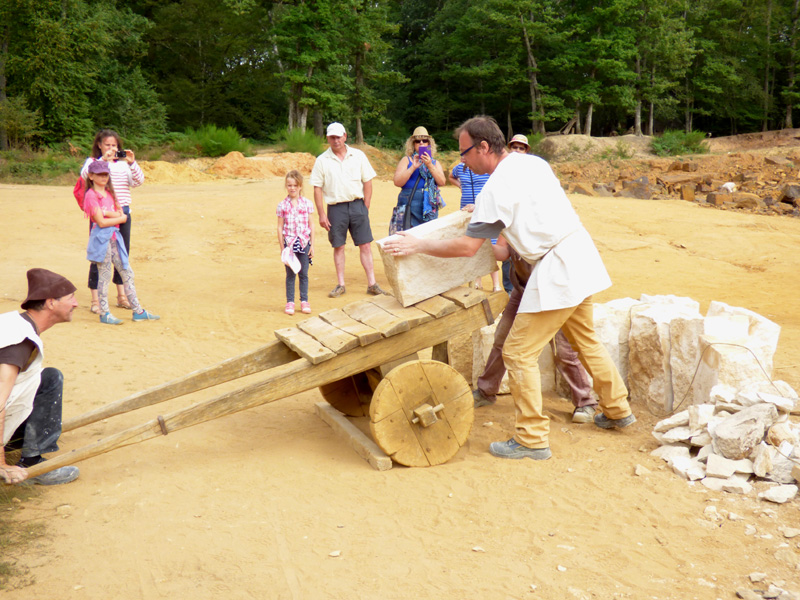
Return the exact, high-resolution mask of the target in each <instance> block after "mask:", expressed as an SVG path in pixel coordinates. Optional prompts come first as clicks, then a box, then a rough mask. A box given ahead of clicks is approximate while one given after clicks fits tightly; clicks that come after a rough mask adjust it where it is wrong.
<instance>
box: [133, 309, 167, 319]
mask: <svg viewBox="0 0 800 600" xmlns="http://www.w3.org/2000/svg"><path fill="white" fill-rule="evenodd" d="M160 318H161V317H159V316H158V315H154V314H153V313H149V312H147V311H146V310H143V311H142V312H140V313H133V320H134V321H158V320H159V319H160Z"/></svg>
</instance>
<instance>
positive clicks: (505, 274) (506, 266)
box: [502, 258, 514, 296]
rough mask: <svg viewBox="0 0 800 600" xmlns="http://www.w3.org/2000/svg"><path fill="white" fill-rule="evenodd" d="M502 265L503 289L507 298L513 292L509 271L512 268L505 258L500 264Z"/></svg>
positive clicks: (508, 260)
mask: <svg viewBox="0 0 800 600" xmlns="http://www.w3.org/2000/svg"><path fill="white" fill-rule="evenodd" d="M502 265H503V269H502V270H503V289H504V290H505V291H506V294H508V295H509V296H510V295H511V292H512V291H513V290H514V284H513V283H512V282H511V269H513V266H512V265H511V259H510V258H507V259H505V260H504V261H503V262H502Z"/></svg>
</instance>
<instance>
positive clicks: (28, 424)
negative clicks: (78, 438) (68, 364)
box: [0, 269, 79, 485]
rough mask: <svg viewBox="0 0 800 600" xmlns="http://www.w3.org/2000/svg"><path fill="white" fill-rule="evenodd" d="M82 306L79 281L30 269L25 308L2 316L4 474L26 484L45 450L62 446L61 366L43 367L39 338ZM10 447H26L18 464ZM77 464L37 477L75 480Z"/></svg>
mask: <svg viewBox="0 0 800 600" xmlns="http://www.w3.org/2000/svg"><path fill="white" fill-rule="evenodd" d="M77 306H78V301H77V300H76V299H75V286H74V285H72V283H71V282H70V281H69V280H68V279H66V278H65V277H62V276H61V275H59V274H57V273H53V272H52V271H48V270H47V269H30V270H29V271H28V296H27V298H25V301H24V302H23V303H22V308H23V310H24V311H25V312H24V313H18V312H16V311H12V312H8V313H4V314H2V315H0V432H2V434H3V446H4V448H3V449H2V451H0V479H2V480H4V481H5V482H6V483H20V482H22V481H24V480H25V479H27V477H28V470H27V468H26V467H32V466H33V465H36V464H38V463H40V462H42V461H43V460H45V459H44V458H43V457H42V454H45V453H48V452H55V451H56V450H58V444H57V442H58V438H59V436H60V435H61V396H62V390H63V387H64V378H63V376H62V375H61V371H59V370H58V369H54V368H52V367H47V368H42V362H43V359H44V347H43V344H42V340H41V338H40V337H39V336H40V335H41V334H42V333H44V332H45V331H47V330H48V329H50V327H52V326H53V325H56V324H58V323H64V322H67V321H71V320H72V312H73V311H74V310H75V308H76V307H77ZM5 450H21V451H22V452H21V454H22V457H21V458H20V460H19V462H18V463H17V464H16V465H9V464H7V463H6V457H5ZM78 475H79V472H78V468H77V467H60V468H58V469H53V470H51V471H49V472H48V473H44V474H42V475H39V476H38V477H35V478H33V479H32V481H33V482H34V483H38V484H41V485H58V484H62V483H69V482H70V481H74V480H75V479H76V478H77V477H78Z"/></svg>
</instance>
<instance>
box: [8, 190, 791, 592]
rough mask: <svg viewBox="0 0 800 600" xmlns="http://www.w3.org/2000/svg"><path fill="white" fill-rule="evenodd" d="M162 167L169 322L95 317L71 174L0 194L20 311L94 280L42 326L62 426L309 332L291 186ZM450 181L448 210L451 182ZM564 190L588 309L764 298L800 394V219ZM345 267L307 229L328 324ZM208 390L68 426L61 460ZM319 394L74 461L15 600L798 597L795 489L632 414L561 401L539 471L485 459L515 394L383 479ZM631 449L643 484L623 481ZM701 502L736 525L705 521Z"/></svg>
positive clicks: (23, 511)
mask: <svg viewBox="0 0 800 600" xmlns="http://www.w3.org/2000/svg"><path fill="white" fill-rule="evenodd" d="M153 179H154V180H153V181H150V182H148V183H146V184H145V185H144V186H143V187H141V188H139V189H137V190H136V191H135V192H134V225H133V242H132V265H133V268H134V270H135V273H136V284H137V290H138V292H139V296H140V298H141V300H142V303H143V305H144V306H145V307H146V308H147V309H148V310H151V311H153V312H155V313H157V314H160V315H161V317H162V320H161V321H159V322H151V323H141V324H140V323H137V324H134V323H131V322H130V313H126V312H125V311H123V310H121V309H116V310H115V311H114V312H115V314H116V315H117V316H120V317H123V318H125V320H126V322H125V324H124V325H122V326H120V327H110V326H106V325H101V324H100V323H98V321H97V317H96V316H94V315H92V314H90V313H89V311H88V304H89V293H88V291H87V290H86V288H85V281H86V274H87V270H88V265H87V263H86V261H85V260H84V256H85V246H86V229H87V225H86V221H85V220H84V219H83V217H82V215H81V213H80V212H79V211H78V210H77V208H76V207H75V204H74V200H73V199H72V196H71V193H70V192H71V190H70V188H69V187H67V186H63V187H39V186H17V185H0V206H2V216H3V223H4V225H5V232H4V235H3V238H2V242H0V255H1V256H2V257H3V259H2V261H0V295H1V296H2V297H1V298H0V310H2V311H8V310H14V309H16V308H17V307H18V305H19V302H20V301H21V300H22V299H23V297H24V296H25V291H26V288H25V271H26V269H28V268H31V267H46V268H49V269H52V270H55V271H57V272H59V273H62V274H64V275H66V276H68V277H69V278H70V279H72V280H73V281H74V282H75V283H76V284H77V285H78V286H79V288H80V289H79V294H78V295H79V300H80V303H81V306H80V308H79V309H78V310H77V311H76V313H75V316H74V320H73V322H72V323H69V324H63V325H59V326H57V327H55V328H53V329H51V330H49V331H48V332H46V333H45V335H44V340H45V346H46V358H45V361H46V363H47V364H48V365H52V366H57V367H58V368H60V369H61V370H62V371H63V372H64V375H65V394H64V403H65V408H64V410H65V417H72V416H76V415H78V414H81V413H83V412H85V411H87V410H89V409H93V408H96V407H98V406H101V405H104V404H107V403H109V402H112V401H114V400H117V399H120V398H122V397H125V396H127V395H129V394H131V393H134V392H137V391H141V390H144V389H146V388H148V387H151V386H154V385H156V384H160V383H162V382H165V381H168V380H170V379H173V378H176V377H179V376H182V375H185V374H187V373H189V372H191V371H193V370H195V369H199V368H202V367H205V366H208V365H211V364H214V363H216V362H219V361H222V360H225V359H227V358H229V357H232V356H235V355H238V354H240V353H243V352H246V351H249V350H252V349H254V348H256V347H258V346H260V345H262V344H264V343H266V342H268V341H270V340H272V339H273V333H272V332H273V330H274V329H275V328H279V327H286V326H289V325H291V324H293V323H295V322H297V321H298V318H299V316H297V315H296V316H295V317H289V316H286V315H284V314H283V312H282V309H283V304H284V302H285V297H284V293H283V285H284V283H283V280H284V275H283V266H282V265H281V263H280V261H279V258H278V247H277V243H276V233H275V206H276V204H277V202H278V201H279V200H280V199H281V198H282V197H283V193H282V179H279V178H277V177H271V178H268V179H266V180H253V181H245V180H237V179H233V180H230V179H229V180H216V181H204V182H197V183H175V184H166V183H157V182H156V180H157V178H155V177H154V178H153ZM375 190H376V191H375V197H374V199H373V207H372V211H371V215H372V225H373V229H374V231H375V233H376V234H377V235H378V236H379V237H380V236H382V235H383V233H384V232H385V231H386V230H387V227H388V221H389V217H390V214H391V208H392V206H393V205H394V203H395V199H396V196H397V193H396V188H394V187H393V186H392V184H391V183H390V182H388V181H379V182H377V183H376V184H375ZM306 193H307V195H310V194H311V190H310V189H307V190H306ZM444 194H445V198H446V200H447V201H448V208H447V209H446V210H447V211H451V210H454V209H455V208H456V207H457V206H458V192H457V190H455V189H454V188H452V187H448V188H446V189H445V190H444ZM572 200H573V203H574V205H575V207H576V209H577V210H578V212H579V213H580V215H581V218H582V219H583V221H584V223H585V224H586V226H587V228H588V229H589V231H590V232H591V233H592V235H593V236H594V238H595V240H596V242H597V245H598V247H599V249H600V251H601V253H602V255H603V257H604V260H605V262H606V265H607V267H608V270H609V272H610V273H611V276H612V279H613V281H614V286H613V287H612V288H611V289H609V290H607V291H605V292H603V293H602V294H600V295H598V297H597V298H596V300H598V301H607V300H611V299H613V298H620V297H624V296H633V297H638V296H639V295H640V294H641V293H648V294H677V295H683V296H690V297H692V298H694V299H696V300H698V301H699V302H700V303H701V305H702V309H703V310H705V309H706V308H707V306H708V303H709V302H710V301H711V300H721V301H724V302H727V303H729V304H732V305H735V306H744V307H747V308H750V309H752V310H755V311H757V312H759V313H761V314H762V315H764V316H767V317H769V318H770V319H773V320H774V321H776V322H777V323H779V324H780V325H781V326H782V327H783V331H782V335H781V340H780V345H779V348H778V352H777V354H776V356H775V376H776V378H780V379H784V380H786V381H788V382H789V383H791V384H792V385H793V386H794V387H795V388H797V389H800V315H798V312H797V298H798V297H800V278H798V275H797V273H798V268H799V267H800V253H798V247H800V246H799V243H800V221H799V220H797V219H792V218H788V217H776V216H771V217H766V216H759V215H753V214H743V213H733V212H725V211H718V210H713V209H704V208H702V207H700V206H697V205H694V204H690V203H685V202H680V201H671V200H666V201H647V200H632V199H622V198H587V197H585V196H575V197H573V198H572ZM375 255H376V259H377V252H376V253H375ZM346 256H347V258H346V260H347V290H348V292H347V294H346V295H344V296H342V297H340V298H338V299H334V300H331V299H328V298H327V292H328V291H329V290H330V289H331V288H332V287H333V285H334V284H335V278H334V268H333V264H332V252H331V249H330V246H329V245H328V244H327V241H326V239H325V236H324V235H320V236H319V243H318V244H317V255H316V257H315V260H314V266H313V267H312V269H311V306H312V308H313V311H314V313H315V314H316V313H318V312H320V311H322V310H326V309H329V308H333V307H341V306H343V305H345V304H347V303H350V302H353V301H355V300H359V299H363V298H366V294H365V288H366V281H365V277H364V274H363V271H362V269H361V267H360V265H359V264H358V252H357V250H356V249H355V248H354V247H353V246H348V247H347V255H346ZM377 270H378V281H379V282H380V283H381V284H382V285H385V284H386V280H385V278H384V277H383V270H382V266H381V265H380V264H379V265H378V266H377ZM486 284H487V285H488V277H487V281H486ZM258 379H259V377H258V376H255V377H253V378H250V379H248V380H247V381H248V382H249V381H251V380H258ZM239 385H242V384H241V383H237V384H235V385H226V386H223V390H222V391H227V390H230V389H232V388H235V387H237V386H239ZM218 393H220V391H206V392H201V393H197V394H194V395H192V396H189V397H185V398H181V399H176V400H172V401H169V402H166V403H164V404H163V405H159V406H155V407H150V408H147V409H142V410H140V411H137V412H133V413H129V414H126V415H123V416H119V417H115V418H112V419H108V420H107V421H104V422H100V423H96V424H94V425H90V426H87V427H85V428H82V429H79V430H76V431H73V432H69V433H67V434H65V435H64V436H63V437H62V450H63V451H68V450H71V449H74V448H79V447H81V446H84V445H86V444H88V443H90V442H93V441H95V440H97V439H100V438H103V437H105V436H107V435H110V434H112V433H114V432H116V431H120V430H122V429H123V428H126V427H130V426H134V425H138V424H140V423H143V422H145V421H147V420H149V419H152V418H154V417H155V416H156V415H158V414H166V413H169V412H172V411H174V410H177V409H179V408H182V407H185V406H188V405H189V404H191V403H194V402H197V401H199V400H201V399H206V398H210V397H212V396H214V395H216V394H218ZM320 399H321V397H320V395H319V393H318V392H317V391H316V390H313V391H310V392H307V393H304V394H300V395H297V396H294V397H289V398H285V399H283V400H280V401H277V402H274V403H271V404H267V405H264V406H261V407H258V408H254V409H251V410H249V411H245V412H241V413H238V414H236V415H232V416H229V417H226V418H222V419H218V420H215V421H212V422H210V423H206V424H203V425H198V426H196V427H192V428H189V429H185V430H182V431H178V432H175V433H172V434H170V435H169V436H167V437H161V438H158V439H154V440H151V441H147V442H144V443H141V444H136V445H131V446H128V447H126V448H123V449H119V450H116V451H113V452H110V453H107V454H104V455H102V456H98V457H96V458H93V459H90V460H87V461H85V462H82V463H80V465H79V466H80V468H81V477H80V479H79V480H78V481H77V482H75V483H73V484H70V485H66V486H63V487H59V488H53V489H43V490H42V491H41V494H40V495H39V496H37V497H36V498H34V499H33V500H31V501H30V502H28V503H26V504H24V505H22V506H17V508H15V514H14V518H15V519H18V520H20V521H36V522H40V523H42V524H43V525H44V527H45V528H46V535H45V536H44V537H43V538H40V539H37V540H35V541H34V542H33V543H32V544H31V545H30V546H29V547H28V548H27V549H26V551H25V552H24V554H22V555H20V556H18V557H16V560H17V569H18V571H19V573H20V575H19V576H18V577H16V578H15V579H14V580H13V581H12V589H10V590H8V591H6V592H5V594H4V598H7V599H8V600H29V599H31V598H60V599H80V600H88V599H97V600H107V599H109V598H147V599H151V598H194V599H204V598H209V599H210V598H292V599H306V598H341V599H348V600H350V599H353V598H368V599H373V598H374V599H384V598H389V599H394V598H397V599H401V598H402V599H407V598H492V599H494V598H548V599H555V598H558V599H562V598H579V599H580V598H601V599H608V598H632V599H645V598H648V599H655V598H658V599H662V600H663V599H666V598H672V599H675V600H678V599H681V600H685V599H688V598H698V599H710V600H712V599H715V598H732V597H733V592H734V590H735V589H737V588H742V587H746V588H750V589H752V588H753V587H756V586H754V585H753V584H750V582H749V580H748V579H747V576H748V574H749V573H751V572H753V571H762V572H764V573H767V581H766V582H765V583H762V584H759V585H760V586H761V587H763V588H764V589H766V587H767V583H770V582H779V583H780V582H782V583H783V584H784V585H785V586H786V587H788V588H789V589H793V590H795V591H797V588H798V587H799V586H798V584H797V581H798V580H800V575H799V573H800V571H798V566H797V565H798V563H800V549H799V548H798V542H797V539H798V538H795V539H794V540H785V539H784V538H783V536H782V535H781V534H780V533H779V532H778V531H777V529H778V527H779V526H780V525H786V526H789V527H794V528H798V527H800V512H799V511H798V501H797V500H795V501H793V502H792V503H791V504H789V505H782V506H777V505H768V504H765V503H762V502H759V501H757V500H755V499H754V498H753V497H739V496H733V495H729V494H721V493H713V492H709V491H707V490H705V488H703V487H701V486H690V485H687V483H686V482H685V481H682V480H680V479H679V478H678V477H677V476H675V475H673V474H672V473H670V472H669V471H667V470H666V468H665V465H664V463H662V462H660V461H658V460H656V459H654V458H652V457H650V456H649V454H648V453H649V451H650V450H652V449H654V448H655V447H656V445H657V444H656V441H655V440H654V439H653V438H652V436H651V435H650V434H649V432H650V430H651V428H652V425H653V423H654V422H655V418H654V417H652V416H651V415H649V414H648V413H647V411H646V409H645V407H643V406H634V410H635V411H636V413H637V415H638V417H639V422H638V423H637V424H636V425H634V426H633V427H631V428H629V429H628V430H625V431H624V432H616V431H612V432H605V431H601V430H599V429H597V428H594V427H593V426H590V425H580V426H575V425H572V424H571V423H570V422H569V414H570V409H571V406H570V404H569V403H568V402H566V401H564V400H561V399H558V398H556V397H549V398H547V399H546V408H547V411H548V413H549V414H550V416H551V417H552V428H551V430H552V436H551V445H552V449H553V459H552V460H550V461H547V462H544V463H534V462H532V461H527V460H526V461H503V460H498V459H495V458H492V457H491V456H490V455H489V454H488V452H487V446H488V444H489V443H490V442H492V441H496V440H504V439H507V438H508V437H509V435H510V433H511V427H512V424H513V420H514V410H513V405H512V403H511V399H510V398H509V397H502V398H501V400H500V402H499V403H498V405H497V406H494V407H489V408H484V409H480V410H479V411H478V412H477V413H476V420H475V425H474V427H473V430H472V433H471V435H470V439H469V441H468V443H467V445H466V446H465V447H464V448H462V450H461V451H460V452H459V453H458V454H457V455H456V456H455V457H454V458H453V459H452V460H451V461H450V462H449V463H447V464H444V465H440V466H437V467H433V468H427V469H422V468H416V469H410V468H403V467H395V468H393V469H392V470H390V471H387V472H377V471H374V470H373V469H372V468H370V467H369V465H368V464H367V463H366V462H364V461H363V460H362V459H361V458H359V457H358V456H357V455H356V454H355V453H354V452H353V450H351V449H350V448H349V447H348V446H347V444H345V443H344V442H343V441H342V440H340V439H339V438H337V437H336V436H335V435H334V433H333V432H332V430H331V429H330V428H329V427H328V426H327V425H325V424H324V423H323V422H322V421H320V420H319V419H318V418H317V417H316V416H315V414H314V410H313V404H314V403H315V402H318V401H319V400H320ZM637 464H639V465H642V466H644V467H646V468H647V469H648V470H649V473H648V474H645V475H643V476H635V475H634V467H635V466H636V465H637ZM709 506H713V507H715V508H716V510H717V511H718V513H721V514H723V515H724V514H726V511H730V512H732V513H736V514H738V515H741V516H742V517H743V520H730V519H722V520H720V521H718V522H717V521H714V520H712V519H710V518H708V517H707V516H704V510H705V509H706V508H707V507H709ZM746 525H754V526H755V527H756V528H757V534H756V535H746V534H745V527H746ZM335 552H339V553H340V554H339V556H337V557H331V556H330V555H331V553H335ZM14 586H16V589H13V588H14ZM534 586H535V589H534Z"/></svg>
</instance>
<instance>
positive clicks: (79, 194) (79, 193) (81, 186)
mask: <svg viewBox="0 0 800 600" xmlns="http://www.w3.org/2000/svg"><path fill="white" fill-rule="evenodd" d="M85 193H86V180H85V179H84V178H83V177H78V181H76V182H75V187H74V188H73V189H72V195H73V196H75V200H76V201H77V202H78V206H80V208H81V210H83V196H84V194H85Z"/></svg>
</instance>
